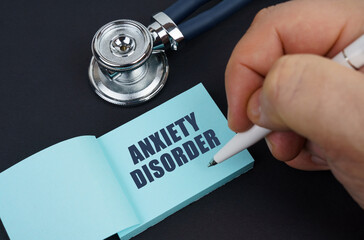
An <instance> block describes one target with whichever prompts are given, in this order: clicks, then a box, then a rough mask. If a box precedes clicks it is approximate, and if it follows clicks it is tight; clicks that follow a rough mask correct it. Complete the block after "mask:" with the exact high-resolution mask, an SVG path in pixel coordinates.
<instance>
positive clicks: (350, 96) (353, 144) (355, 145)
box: [248, 54, 364, 158]
mask: <svg viewBox="0 0 364 240" xmlns="http://www.w3.org/2000/svg"><path fill="white" fill-rule="evenodd" d="M363 92H364V74H362V73H360V72H356V71H354V70H352V69H349V68H346V67H343V66H340V65H339V64H337V63H335V62H333V61H330V60H328V59H325V58H323V57H318V56H314V55H303V54H299V55H290V56H284V57H282V58H280V60H279V61H277V63H276V64H275V65H274V66H273V68H272V69H271V71H270V72H269V74H268V75H267V77H266V79H265V82H264V85H263V90H262V91H261V94H260V95H259V96H257V95H254V96H252V98H251V100H250V102H249V110H248V113H249V117H250V118H251V119H253V121H254V122H255V123H257V124H258V125H261V126H263V127H267V128H270V129H273V130H287V129H291V130H293V131H295V132H297V133H298V134H299V135H301V136H304V137H306V138H308V139H310V140H312V141H313V142H314V143H316V144H318V145H319V146H320V147H321V148H322V149H324V150H326V151H328V149H336V150H335V152H333V151H331V152H329V153H330V154H331V155H330V156H329V157H330V158H331V157H333V156H335V157H337V155H343V154H349V155H350V154H351V155H352V156H351V157H353V158H355V157H356V156H357V155H358V154H363V153H362V151H363V150H362V146H363V144H364V142H363V141H364V140H363V138H362V135H361V133H360V131H358V129H361V128H362V123H363V122H364V111H362V106H363V104H364V94H363ZM257 106H260V107H257ZM252 108H254V109H252ZM259 109H260V111H259ZM259 112H260V113H259ZM348 149H352V150H355V151H348ZM346 157H350V156H346Z"/></svg>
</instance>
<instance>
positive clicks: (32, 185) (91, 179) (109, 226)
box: [0, 136, 139, 240]
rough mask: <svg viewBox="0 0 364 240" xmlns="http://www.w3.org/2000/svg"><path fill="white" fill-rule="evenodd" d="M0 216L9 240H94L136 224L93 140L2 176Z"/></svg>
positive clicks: (77, 141)
mask: <svg viewBox="0 0 364 240" xmlns="http://www.w3.org/2000/svg"><path fill="white" fill-rule="evenodd" d="M0 216H1V219H2V221H3V224H4V226H5V228H6V230H7V232H8V235H9V237H10V239H12V240H24V239H26V240H40V239H47V240H50V239H51V240H52V239H54V240H64V239H77V240H83V239H85V240H91V239H95V240H96V239H97V240H99V239H104V238H107V237H109V236H111V235H113V234H115V233H116V232H118V231H121V230H122V229H126V228H128V227H130V226H133V225H135V224H137V223H138V222H139V221H138V219H137V217H136V216H135V214H134V210H133V209H132V207H131V205H130V204H129V200H128V198H127V196H126V195H125V194H124V193H123V191H122V190H121V187H120V185H119V183H118V181H117V180H116V178H115V176H114V175H113V173H112V169H111V167H110V165H109V164H108V161H107V160H106V159H105V157H104V153H103V150H102V149H101V148H100V146H99V144H98V142H97V140H96V138H95V137H93V136H83V137H77V138H73V139H70V140H66V141H64V142H61V143H58V144H56V145H54V146H51V147H49V148H47V149H45V150H43V151H41V152H38V153H36V154H34V155H32V156H30V157H28V158H27V159H25V160H23V161H21V162H20V163H18V164H16V165H14V166H13V167H11V168H9V169H7V170H5V171H4V172H2V173H1V174H0Z"/></svg>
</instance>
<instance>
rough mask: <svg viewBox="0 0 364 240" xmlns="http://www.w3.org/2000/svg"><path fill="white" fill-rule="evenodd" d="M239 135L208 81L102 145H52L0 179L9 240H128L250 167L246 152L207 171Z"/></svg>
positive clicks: (82, 141) (88, 140) (85, 140)
mask: <svg viewBox="0 0 364 240" xmlns="http://www.w3.org/2000/svg"><path fill="white" fill-rule="evenodd" d="M233 135H234V133H233V132H232V131H230V130H229V129H228V127H227V122H226V119H225V117H224V116H223V114H222V113H221V111H220V110H219V109H218V107H217V106H216V104H215V103H214V102H213V100H212V99H211V97H210V96H209V94H208V93H207V91H206V90H205V88H204V87H203V86H202V84H199V85H197V86H195V87H193V88H192V89H190V90H188V91H186V92H184V93H182V94H180V95H178V96H177V97H175V98H173V99H171V100H170V101H168V102H166V103H164V104H162V105H160V106H159V107H157V108H155V109H153V110H151V111H149V112H147V113H145V114H143V115H142V116H140V117H138V118H136V119H134V120H132V121H130V122H128V123H126V124H124V125H123V126H121V127H119V128H117V129H115V130H113V131H111V132H109V133H107V134H105V135H104V136H101V137H100V138H98V139H96V138H95V137H92V136H83V137H78V138H74V139H70V140H67V141H64V142H61V143H59V144H56V145H54V146H52V147H49V148H47V149H45V150H43V151H41V152H39V153H37V154H35V155H33V156H31V157H29V158H27V159H25V160H23V161H22V162H20V163H18V164H16V165H15V166H13V167H11V168H10V169H8V170H6V171H4V172H3V173H1V174H0V217H1V219H2V221H3V223H4V226H5V228H6V230H7V232H8V234H9V236H10V238H11V239H12V240H13V239H15V240H17V239H28V240H32V239H34V240H38V239H87V240H89V239H103V238H106V237H108V236H110V235H112V234H114V233H118V234H119V237H120V238H121V239H129V238H131V237H133V236H135V235H136V234H138V233H140V232H142V231H144V230H145V229H147V228H148V227H150V226H152V225H154V224H156V223H158V222H159V221H161V220H163V219H164V218H166V217H167V216H169V215H170V214H172V213H174V212H176V211H177V210H179V209H181V208H183V207H184V206H186V205H188V204H189V203H191V202H193V201H196V200H197V199H199V198H200V197H202V196H204V195H206V194H207V193H209V192H210V191H212V190H214V189H216V188H218V187H219V186H221V185H223V184H225V183H226V182H228V181H230V180H231V179H233V178H234V177H237V176H239V175H240V174H241V173H243V172H245V171H247V170H249V169H250V168H252V166H253V159H252V157H251V156H250V155H249V153H248V152H247V151H244V152H241V153H240V154H238V155H236V156H234V157H233V158H231V159H229V160H228V161H225V162H223V163H221V164H219V165H217V166H214V167H211V168H207V164H208V162H209V161H210V160H211V159H212V157H213V155H214V154H215V153H216V152H217V151H218V150H219V149H220V148H221V147H222V146H223V145H224V144H225V143H226V142H227V141H228V140H230V139H231V137H232V136H233Z"/></svg>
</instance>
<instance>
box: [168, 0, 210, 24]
mask: <svg viewBox="0 0 364 240" xmlns="http://www.w3.org/2000/svg"><path fill="white" fill-rule="evenodd" d="M210 1H211V0H192V1H191V0H178V1H176V2H175V3H173V4H172V5H171V6H169V7H168V8H167V9H166V10H165V11H163V12H164V13H165V14H167V15H168V16H169V17H170V18H171V19H172V20H173V22H175V23H176V24H179V23H180V22H182V21H183V20H184V19H185V18H186V17H188V16H189V15H190V14H191V13H193V12H194V11H195V10H196V9H198V8H199V7H201V6H202V5H203V4H205V3H207V2H210Z"/></svg>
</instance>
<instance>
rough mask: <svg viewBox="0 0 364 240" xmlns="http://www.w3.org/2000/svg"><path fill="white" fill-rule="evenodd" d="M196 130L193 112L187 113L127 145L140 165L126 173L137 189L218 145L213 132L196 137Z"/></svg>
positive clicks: (197, 128) (131, 154) (132, 157)
mask: <svg viewBox="0 0 364 240" xmlns="http://www.w3.org/2000/svg"><path fill="white" fill-rule="evenodd" d="M199 130H200V128H199V126H198V124H197V121H196V116H195V113H194V112H191V113H190V114H189V115H186V116H184V117H182V118H180V119H178V120H177V121H175V122H174V123H172V124H169V125H168V126H166V127H165V128H162V129H160V130H159V131H157V132H155V133H153V134H151V135H149V136H148V137H146V138H144V139H143V140H140V141H138V143H137V144H133V145H131V146H130V147H129V148H128V149H129V153H130V156H131V159H132V161H133V163H134V164H135V165H139V163H144V164H143V165H141V166H140V168H138V169H135V170H134V171H132V172H131V173H130V175H131V177H132V178H133V180H134V182H135V185H136V186H137V188H142V187H144V186H145V185H147V183H148V181H149V182H153V181H154V179H155V178H161V177H163V176H164V175H165V173H166V172H172V171H174V170H175V169H176V167H177V166H178V167H180V166H182V165H183V164H186V163H188V162H189V161H191V160H193V159H195V158H197V157H198V156H199V155H200V154H204V153H206V152H208V151H209V150H210V149H213V148H215V147H216V146H219V145H220V140H219V139H218V137H217V136H216V134H215V132H214V130H212V129H208V130H206V131H204V132H202V133H201V134H198V133H199ZM195 135H196V136H195ZM191 136H193V138H192V140H187V141H182V142H183V143H182V144H180V145H179V146H178V147H174V148H173V149H171V150H168V151H167V152H164V151H163V152H162V153H161V154H158V153H159V152H161V151H162V150H164V149H166V148H168V147H169V146H171V145H172V144H174V143H177V142H180V141H181V140H183V139H186V138H187V137H191ZM157 156H158V157H157ZM147 160H149V162H147Z"/></svg>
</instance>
